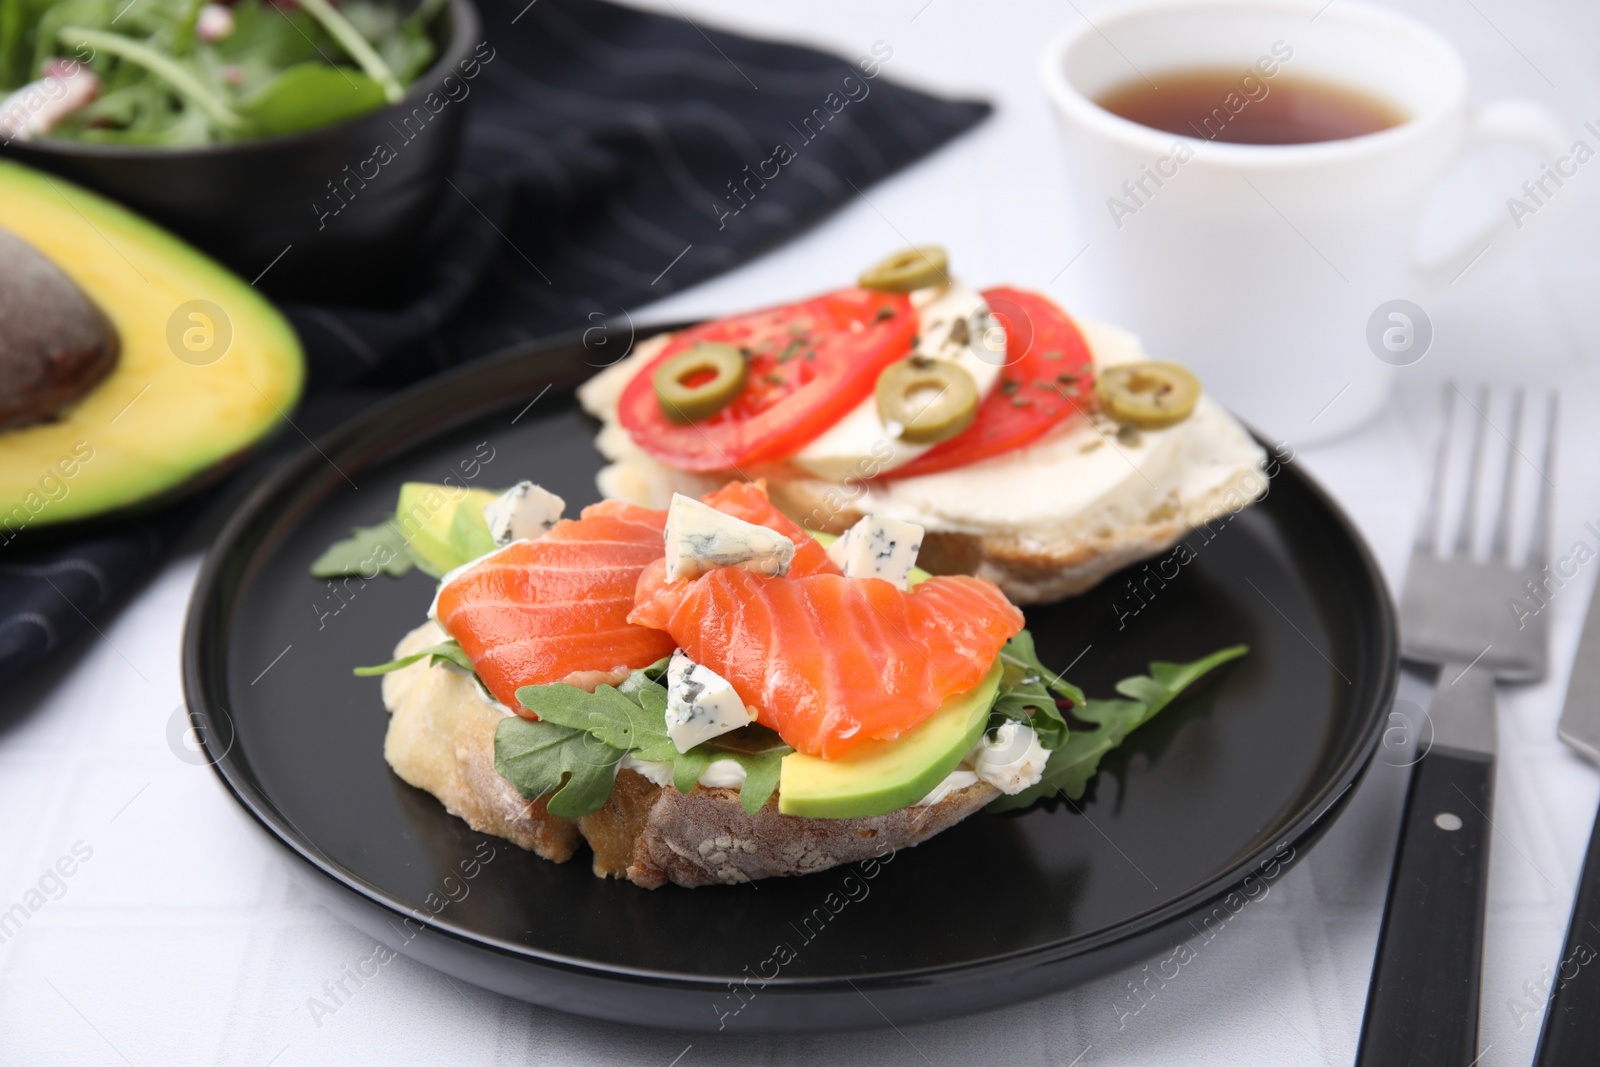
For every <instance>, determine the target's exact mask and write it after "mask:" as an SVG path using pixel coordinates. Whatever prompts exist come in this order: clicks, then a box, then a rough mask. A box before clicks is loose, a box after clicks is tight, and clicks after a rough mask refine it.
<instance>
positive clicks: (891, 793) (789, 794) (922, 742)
mask: <svg viewBox="0 0 1600 1067" xmlns="http://www.w3.org/2000/svg"><path fill="white" fill-rule="evenodd" d="M1000 673H1001V668H1000V661H999V660H996V661H995V662H994V665H993V666H991V667H990V668H989V673H988V674H986V675H984V678H983V681H981V682H979V683H978V685H977V686H976V687H975V688H973V689H969V690H968V691H967V692H965V693H958V694H957V695H955V696H953V697H951V698H950V699H948V700H946V701H945V702H944V703H943V704H941V705H940V706H939V710H938V711H936V712H934V713H933V715H932V716H930V717H929V718H928V719H927V720H925V721H924V722H922V723H921V724H919V725H918V726H916V727H915V728H913V729H911V730H909V731H907V732H906V733H904V734H902V735H901V736H899V737H896V738H894V739H893V740H890V741H867V742H864V743H863V744H861V745H858V746H856V747H855V748H854V749H851V750H850V752H849V753H847V754H846V755H845V756H843V757H842V758H840V759H828V760H825V759H818V758H817V757H816V756H807V755H806V754H805V753H803V752H792V753H790V754H789V755H787V756H785V757H783V769H782V770H781V771H780V772H779V775H778V811H780V812H782V813H783V814H784V815H802V816H806V817H808V818H813V819H862V818H867V817H868V816H872V815H885V814H887V813H889V812H891V811H899V810H900V809H901V808H904V807H909V806H910V805H912V804H915V803H916V802H917V801H919V800H921V799H922V798H923V797H925V796H927V795H928V794H929V793H931V792H933V787H934V786H936V785H938V784H939V783H940V782H942V781H944V779H945V776H946V775H948V774H949V773H950V772H951V771H953V770H955V769H956V765H957V764H959V763H960V762H961V761H962V759H963V758H965V757H966V754H967V753H968V752H971V751H972V746H973V745H976V744H977V743H978V738H979V736H981V735H982V733H983V728H984V727H985V726H986V725H987V724H988V722H989V708H990V707H991V706H992V705H993V704H994V697H995V693H996V692H997V691H998V690H999V688H1000Z"/></svg>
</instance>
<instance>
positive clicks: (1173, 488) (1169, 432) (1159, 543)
mask: <svg viewBox="0 0 1600 1067" xmlns="http://www.w3.org/2000/svg"><path fill="white" fill-rule="evenodd" d="M1079 326H1080V327H1081V328H1082V329H1083V332H1084V336H1085V338H1086V339H1087V340H1088V342H1089V346H1090V350H1091V351H1092V353H1093V354H1094V358H1095V364H1096V366H1097V367H1105V366H1111V365H1114V364H1117V363H1125V362H1130V361H1135V360H1140V359H1144V358H1145V355H1144V351H1143V349H1142V348H1141V347H1140V345H1139V342H1138V339H1137V338H1135V337H1134V336H1132V335H1131V334H1128V333H1126V332H1124V331H1122V330H1118V329H1115V328H1114V327H1109V326H1104V325H1101V324H1099V323H1094V322H1090V321H1087V320H1080V321H1079ZM670 336H671V335H670V334H666V335H657V336H655V337H652V338H649V339H648V340H646V341H644V342H642V343H641V344H640V345H638V347H637V348H636V349H635V351H634V352H633V353H632V354H630V355H629V356H628V358H626V359H624V360H622V361H620V362H618V363H616V364H614V365H613V366H611V367H608V368H607V369H606V370H604V371H602V372H601V373H600V374H598V375H596V376H595V377H594V378H591V379H590V380H589V381H588V382H586V383H584V385H583V386H582V387H581V388H580V389H579V390H578V397H579V400H580V402H581V403H582V404H583V406H584V409H585V410H587V411H588V412H589V413H590V414H591V415H593V416H594V417H595V418H597V419H599V420H601V422H602V424H603V425H602V428H601V430H600V435H599V437H598V438H597V439H596V441H595V446H596V447H597V448H598V449H599V450H600V453H601V454H602V455H604V456H605V457H606V459H608V460H610V461H611V462H610V463H609V464H608V465H607V466H606V467H605V468H604V469H603V470H602V471H601V472H600V475H599V478H598V482H599V487H600V491H601V492H602V493H603V494H605V495H606V496H609V497H613V498H616V499H619V500H626V501H629V502H631V503H635V504H640V505H643V506H646V507H656V508H662V507H666V506H667V503H668V502H669V501H670V500H671V498H672V494H673V493H684V494H685V495H689V496H700V495H703V494H704V493H708V492H710V491H711V490H713V489H716V488H718V487H719V486H721V485H722V484H723V483H724V482H726V481H727V480H728V479H729V478H732V477H741V476H742V477H747V478H753V477H764V478H766V480H767V490H768V492H769V493H770V494H771V496H772V500H773V503H775V504H777V505H778V507H779V508H781V509H782V510H783V511H784V512H785V513H786V514H788V515H789V517H790V518H792V519H794V520H795V521H796V522H798V523H800V524H801V525H802V526H804V527H806V528H807V529H808V530H812V531H818V532H825V533H835V534H837V533H843V532H844V531H845V530H847V529H849V528H850V526H851V525H853V524H854V523H855V522H857V521H858V520H859V519H861V518H862V516H864V515H867V514H872V513H877V514H883V515H888V516H890V517H892V518H897V519H902V520H905V521H908V522H915V523H917V524H919V525H921V526H922V527H923V528H924V530H925V531H926V534H925V537H924V539H923V542H922V551H921V554H920V555H919V557H918V559H917V564H918V566H920V567H922V568H923V569H925V570H928V571H931V572H932V573H934V574H975V575H978V576H979V577H982V578H987V579H989V580H990V581H992V582H994V583H995V584H996V585H998V586H999V587H1000V588H1001V589H1002V590H1004V591H1005V594H1006V596H1007V597H1009V598H1010V599H1011V601H1012V602H1013V603H1016V604H1040V603H1048V602H1050V601H1053V600H1059V599H1061V598H1062V597H1065V596H1071V595H1073V594H1075V593H1080V592H1082V591H1084V590H1085V589H1088V588H1090V587H1092V586H1094V585H1096V584H1098V583H1099V582H1100V581H1102V580H1103V579H1105V578H1106V577H1108V576H1109V575H1111V574H1113V573H1115V572H1116V571H1118V570H1121V569H1122V568H1123V567H1126V566H1128V565H1129V564H1131V563H1135V562H1137V561H1139V560H1141V559H1149V558H1151V557H1153V556H1157V555H1159V554H1161V553H1162V552H1165V551H1167V550H1168V549H1170V548H1172V547H1173V546H1174V545H1175V544H1176V543H1177V542H1178V540H1179V539H1180V538H1181V537H1183V536H1184V535H1185V534H1186V533H1188V532H1189V531H1190V530H1193V529H1195V528H1196V527H1198V526H1200V525H1202V524H1204V523H1207V522H1210V521H1212V520H1215V519H1218V518H1221V517H1223V516H1226V515H1230V514H1233V513H1235V512H1238V511H1239V510H1240V509H1241V508H1244V507H1246V506H1247V505H1249V504H1250V503H1252V502H1253V501H1255V500H1257V499H1259V498H1260V497H1261V496H1262V495H1263V494H1264V493H1265V492H1266V490H1267V485H1268V479H1267V477H1266V475H1265V473H1263V467H1264V465H1265V462H1266V454H1265V452H1264V451H1263V450H1262V448H1261V447H1260V445H1258V444H1257V443H1256V442H1255V441H1254V440H1253V439H1252V438H1251V437H1250V434H1249V433H1248V432H1247V431H1246V430H1245V429H1244V427H1243V426H1241V425H1240V424H1239V423H1238V421H1237V420H1235V419H1234V418H1233V417H1232V416H1231V415H1229V414H1228V413H1227V412H1226V411H1225V410H1223V408H1222V407H1221V406H1220V405H1218V404H1217V403H1216V402H1215V401H1213V400H1211V399H1210V398H1209V397H1201V399H1200V402H1199V403H1198V404H1197V405H1196V407H1195V411H1194V413H1193V414H1192V415H1191V416H1190V417H1189V418H1188V419H1186V420H1184V421H1183V422H1181V423H1179V424H1178V425H1176V426H1173V427H1170V428H1168V429H1164V430H1153V431H1144V432H1142V433H1130V432H1126V431H1124V432H1123V433H1118V427H1117V426H1116V425H1115V424H1113V423H1111V422H1110V421H1109V420H1106V419H1104V418H1103V417H1101V416H1099V415H1097V414H1092V413H1091V414H1089V415H1088V416H1087V417H1086V418H1082V419H1070V420H1068V421H1067V422H1066V423H1064V424H1062V425H1061V426H1060V427H1059V428H1058V429H1057V430H1055V431H1054V432H1052V433H1051V434H1049V435H1047V436H1046V437H1044V438H1043V439H1041V440H1040V441H1038V442H1035V443H1034V444H1031V445H1029V446H1027V447H1025V448H1023V449H1019V450H1017V451H1015V452H1011V453H1007V454H1004V455H1001V456H996V457H994V458H992V459H988V460H984V461H981V462H979V463H975V464H972V465H971V466H968V467H963V468H958V469H956V470H952V471H945V472H942V473H938V474H931V475H924V476H922V477H916V478H906V479H888V480H874V479H873V478H872V477H871V475H873V474H874V473H876V470H875V469H873V468H871V467H870V466H869V467H868V468H866V469H864V470H863V472H862V477H860V478H851V479H846V480H845V481H844V482H834V481H830V480H827V479H823V478H819V477H817V476H816V475H814V474H812V473H811V472H809V471H806V470H803V469H801V468H799V467H797V466H795V465H793V464H781V465H776V466H767V467H764V468H761V469H748V468H747V469H745V470H743V471H741V472H739V473H738V474H734V473H710V474H705V473H694V472H690V471H681V470H676V469H673V468H671V467H668V466H666V465H664V464H662V463H659V462H657V461H656V460H655V459H653V458H651V457H650V456H649V455H647V454H646V453H645V452H644V451H642V450H641V449H640V448H639V447H638V446H637V445H635V444H634V443H633V441H632V440H631V439H630V438H629V437H628V434H627V432H626V431H624V430H623V429H622V427H621V426H620V425H619V424H618V423H617V401H618V399H619V398H620V396H621V394H622V390H623V388H624V387H625V386H626V385H627V383H628V382H629V381H630V380H631V379H632V377H633V375H634V374H636V373H637V372H638V371H639V370H640V369H641V368H642V367H643V366H644V365H645V364H646V363H648V362H649V361H650V360H651V359H652V358H653V357H654V356H655V355H656V353H658V352H659V351H660V350H661V347H662V346H663V345H665V344H666V342H667V340H668V338H669V337H670Z"/></svg>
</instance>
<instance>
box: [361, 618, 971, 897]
mask: <svg viewBox="0 0 1600 1067" xmlns="http://www.w3.org/2000/svg"><path fill="white" fill-rule="evenodd" d="M446 636H447V635H446V634H445V632H444V630H443V629H441V628H440V627H439V625H438V624H437V623H434V622H427V623H424V624H423V625H422V626H419V627H417V628H416V629H415V630H413V631H411V632H410V633H409V634H407V635H406V636H405V637H404V638H403V639H402V640H401V641H400V644H399V645H398V646H396V648H395V656H396V658H399V657H401V656H408V655H411V654H412V653H414V652H418V651H421V650H422V649H424V648H428V647H429V646H431V645H435V644H438V643H439V642H440V641H443V640H445V638H446ZM383 700H384V704H385V706H386V707H388V709H389V711H390V713H391V717H390V720H389V732H388V735H387V736H386V737H385V739H384V758H385V759H387V760H388V761H389V766H391V767H393V768H394V771H395V773H396V774H398V775H399V776H400V777H401V778H403V779H405V781H407V782H409V783H410V784H411V785H414V786H416V787H417V788H419V789H424V790H427V791H428V792H429V793H432V794H433V795H434V796H435V797H437V798H438V799H439V801H440V802H441V803H442V804H444V806H445V810H446V811H448V812H450V814H452V815H455V816H458V817H459V818H462V819H465V820H466V822H467V824H468V825H469V826H471V827H472V828H473V829H474V830H477V831H480V832H481V833H486V834H494V835H495V836H497V837H503V838H505V839H506V840H508V841H511V842H512V843H513V844H516V845H519V846H520V847H522V848H525V849H528V850H529V851H531V852H534V853H536V854H537V855H539V856H541V857H543V858H545V859H547V860H552V861H554V862H556V863H564V862H565V861H567V860H568V859H570V858H572V855H573V853H574V852H575V851H576V850H577V847H578V843H579V841H580V840H583V841H586V842H587V843H588V845H589V847H590V848H591V849H592V850H593V852H594V873H595V875H596V876H597V877H601V878H625V879H627V880H628V881H631V882H632V883H633V884H635V885H638V886H642V887H643V888H645V889H656V888H658V887H660V886H663V885H666V884H668V883H672V884H675V885H680V886H689V887H693V886H702V885H716V884H719V883H720V884H734V883H737V882H748V881H753V880H755V879H758V878H774V877H782V876H788V875H800V874H812V873H815V872H816V871H821V870H826V869H827V868H829V867H833V866H837V865H838V864H841V863H854V862H856V861H858V860H864V859H867V858H869V857H872V856H881V855H883V854H884V853H886V852H888V851H890V850H895V849H902V848H910V847H912V846H914V845H919V844H921V843H922V842H923V841H926V840H927V839H928V838H930V837H932V836H933V835H934V834H937V833H939V832H940V831H941V830H944V829H947V828H949V827H951V826H954V825H955V824H956V823H958V822H960V821H961V820H962V819H965V818H966V817H967V816H968V815H971V814H972V813H974V812H976V811H977V810H978V809H979V808H981V807H983V806H984V805H985V804H988V803H989V802H990V801H991V800H993V799H995V798H996V797H998V796H999V795H1000V791H999V790H998V789H995V788H994V787H993V786H991V785H988V784H987V783H985V782H978V783H976V784H975V785H971V786H968V787H967V788H966V789H962V790H958V791H956V792H953V793H951V794H949V795H948V796H946V797H944V798H943V799H942V800H940V801H939V802H938V803H937V804H931V805H929V806H927V807H923V808H916V807H914V808H904V809H902V810H900V811H896V812H890V813H889V814H887V815H877V816H873V817H872V818H867V819H806V818H799V817H797V816H793V815H783V814H781V813H780V812H779V811H778V803H777V797H776V796H773V797H772V798H771V799H769V800H768V801H767V804H766V806H765V807H763V808H762V809H761V810H760V811H758V812H756V813H755V814H754V815H749V814H746V813H745V810H744V808H743V807H742V806H741V805H740V803H739V791H738V790H736V789H721V788H709V787H707V786H702V785H697V786H695V788H694V789H693V791H691V792H689V793H687V794H685V793H680V792H678V791H677V790H676V789H674V788H673V787H672V786H670V785H666V786H660V785H656V784H654V783H652V782H650V781H649V780H647V779H646V778H645V777H644V776H642V775H640V774H638V773H636V772H634V771H631V770H624V771H621V772H619V773H618V775H617V784H616V788H615V789H614V790H613V791H612V794H611V798H610V799H609V800H607V801H606V804H605V806H604V807H602V808H601V809H600V810H599V811H597V812H595V813H594V814H592V815H586V816H584V817H583V818H581V819H564V818H561V817H559V816H555V815H551V814H550V813H549V811H548V810H546V807H545V804H546V802H545V800H544V799H543V798H541V799H539V800H527V799H524V798H523V797H522V795H521V794H519V793H518V792H517V791H516V789H515V788H514V787H513V786H512V785H511V783H510V782H507V781H506V780H505V779H504V778H502V777H500V774H499V772H497V771H496V770H495V769H494V734H495V730H496V729H497V728H498V726H499V725H500V720H501V719H502V718H504V715H503V714H502V713H501V712H500V711H499V710H497V709H496V708H495V707H493V706H491V705H490V704H489V703H487V702H486V701H484V700H483V699H482V698H480V697H479V696H478V695H477V693H476V692H475V690H474V684H473V682H472V679H471V678H470V677H468V676H467V675H466V674H465V673H463V672H462V671H459V670H457V669H455V668H453V667H448V666H430V665H429V664H428V662H427V661H426V660H423V661H419V662H417V663H413V664H411V665H410V666H409V667H402V668H401V669H400V670H397V671H393V672H391V673H390V674H386V675H384V678H383Z"/></svg>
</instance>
